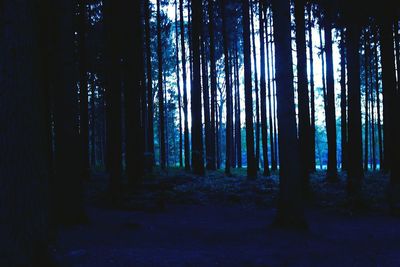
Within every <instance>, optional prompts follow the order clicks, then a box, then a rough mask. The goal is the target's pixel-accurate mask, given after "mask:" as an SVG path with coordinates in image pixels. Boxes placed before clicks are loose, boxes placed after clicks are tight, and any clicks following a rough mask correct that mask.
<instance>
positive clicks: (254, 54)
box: [249, 0, 260, 170]
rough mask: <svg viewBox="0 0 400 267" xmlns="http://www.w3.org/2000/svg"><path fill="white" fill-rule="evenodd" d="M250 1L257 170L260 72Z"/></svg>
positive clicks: (257, 161)
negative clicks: (258, 69)
mask: <svg viewBox="0 0 400 267" xmlns="http://www.w3.org/2000/svg"><path fill="white" fill-rule="evenodd" d="M249 1H250V22H251V41H252V45H253V64H254V91H255V93H256V123H255V124H256V168H257V170H259V168H260V106H259V103H260V100H259V94H258V71H257V55H256V39H255V33H254V32H255V30H254V15H253V4H252V2H253V0H249Z"/></svg>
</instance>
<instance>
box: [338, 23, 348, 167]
mask: <svg viewBox="0 0 400 267" xmlns="http://www.w3.org/2000/svg"><path fill="white" fill-rule="evenodd" d="M345 46H346V45H345V33H344V30H343V29H342V30H341V32H340V89H341V91H340V92H341V93H340V114H341V115H340V118H341V119H340V121H341V122H340V123H341V139H342V143H341V146H342V170H347V159H348V157H347V90H346V51H345Z"/></svg>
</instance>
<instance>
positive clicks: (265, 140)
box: [259, 1, 270, 176]
mask: <svg viewBox="0 0 400 267" xmlns="http://www.w3.org/2000/svg"><path fill="white" fill-rule="evenodd" d="M259 5H260V6H259V23H260V98H261V132H262V148H263V159H264V168H263V169H264V176H269V175H270V172H269V160H268V133H267V127H268V126H267V106H266V100H267V92H266V82H265V42H264V23H265V21H264V5H263V2H262V1H260V2H259Z"/></svg>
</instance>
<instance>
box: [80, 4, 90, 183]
mask: <svg viewBox="0 0 400 267" xmlns="http://www.w3.org/2000/svg"><path fill="white" fill-rule="evenodd" d="M86 24H87V23H86V1H85V0H80V2H79V34H78V36H79V41H78V43H79V45H78V47H79V104H80V109H79V126H80V128H79V130H80V136H81V142H82V178H83V179H84V180H88V179H89V177H90V163H89V103H88V77H87V69H86Z"/></svg>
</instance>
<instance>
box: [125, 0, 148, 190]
mask: <svg viewBox="0 0 400 267" xmlns="http://www.w3.org/2000/svg"><path fill="white" fill-rule="evenodd" d="M142 6H143V1H142V0H137V1H129V2H127V3H126V6H125V7H126V8H125V9H124V12H125V13H124V25H129V24H130V23H132V18H134V20H133V23H132V26H133V31H131V30H130V27H127V28H126V32H124V34H125V42H124V43H125V47H124V53H125V55H124V56H125V61H124V62H125V77H124V78H125V79H124V81H125V83H124V85H125V93H124V96H125V130H126V135H125V138H126V149H125V153H126V175H127V178H128V181H129V182H130V183H131V184H133V183H137V182H138V181H139V179H140V178H142V176H143V174H144V161H143V158H144V150H145V146H144V143H145V133H144V125H142V115H141V114H142V112H144V110H141V108H142V106H141V103H142V101H144V99H141V97H142V96H143V91H144V87H143V86H142V85H143V84H144V80H143V78H144V74H143V68H137V66H143V65H144V59H143V54H142V52H141V51H143V33H142V28H143V21H142Z"/></svg>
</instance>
